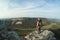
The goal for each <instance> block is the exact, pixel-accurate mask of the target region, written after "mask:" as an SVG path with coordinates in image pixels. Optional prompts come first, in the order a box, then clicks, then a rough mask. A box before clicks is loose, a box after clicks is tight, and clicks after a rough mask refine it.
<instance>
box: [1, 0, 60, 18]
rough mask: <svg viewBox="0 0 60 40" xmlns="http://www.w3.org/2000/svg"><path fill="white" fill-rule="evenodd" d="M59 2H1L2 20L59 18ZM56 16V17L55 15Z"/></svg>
mask: <svg viewBox="0 0 60 40" xmlns="http://www.w3.org/2000/svg"><path fill="white" fill-rule="evenodd" d="M59 2H60V1H58V0H53V1H52V0H49V1H48V0H1V1H0V18H12V17H48V18H55V17H57V18H59V16H58V15H59V13H60V12H59V10H60V3H59ZM56 13H57V14H56ZM54 14H55V15H54Z"/></svg>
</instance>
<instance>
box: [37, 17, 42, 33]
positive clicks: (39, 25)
mask: <svg viewBox="0 0 60 40" xmlns="http://www.w3.org/2000/svg"><path fill="white" fill-rule="evenodd" d="M41 27H42V20H41V19H40V18H38V20H37V24H36V29H37V31H38V33H40V32H41Z"/></svg>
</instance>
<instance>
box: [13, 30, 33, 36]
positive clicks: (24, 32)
mask: <svg viewBox="0 0 60 40" xmlns="http://www.w3.org/2000/svg"><path fill="white" fill-rule="evenodd" d="M14 31H15V32H16V33H17V34H18V35H19V36H25V35H27V34H29V33H30V32H32V31H34V30H18V29H15V30H14Z"/></svg>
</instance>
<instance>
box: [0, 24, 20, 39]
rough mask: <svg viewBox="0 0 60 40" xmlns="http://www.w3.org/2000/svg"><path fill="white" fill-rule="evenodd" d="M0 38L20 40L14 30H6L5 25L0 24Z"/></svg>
mask: <svg viewBox="0 0 60 40" xmlns="http://www.w3.org/2000/svg"><path fill="white" fill-rule="evenodd" d="M0 40H20V37H19V36H18V34H17V33H16V32H14V31H11V30H8V29H7V27H6V26H5V25H4V24H2V25H0Z"/></svg>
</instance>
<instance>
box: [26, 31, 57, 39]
mask: <svg viewBox="0 0 60 40" xmlns="http://www.w3.org/2000/svg"><path fill="white" fill-rule="evenodd" d="M25 38H26V40H56V38H55V37H54V33H53V32H51V31H48V30H44V31H42V32H41V33H39V34H38V31H34V32H32V33H30V34H28V35H27V36H25Z"/></svg>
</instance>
